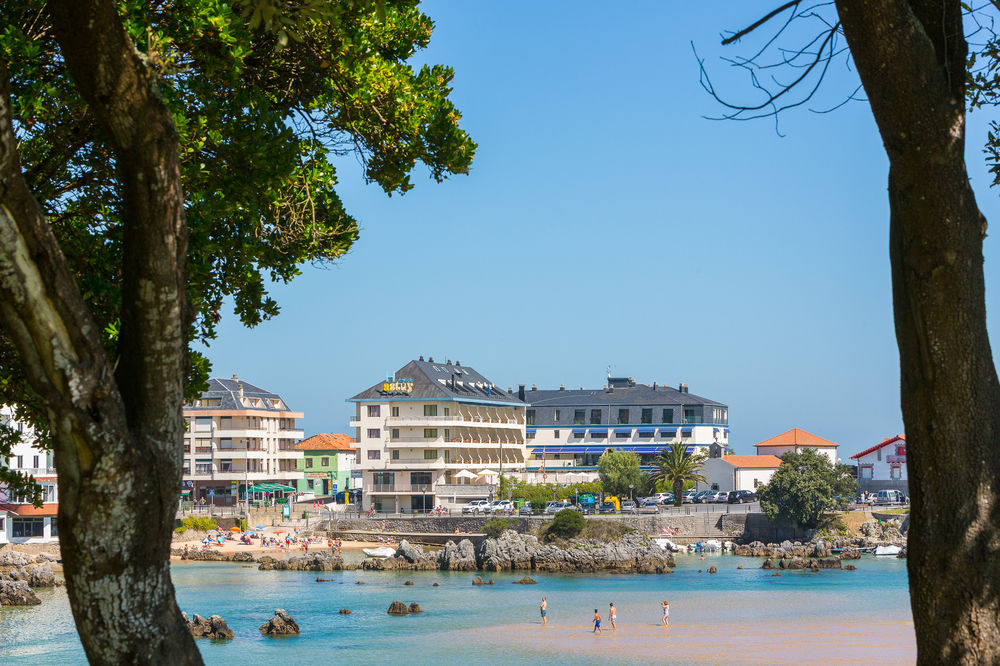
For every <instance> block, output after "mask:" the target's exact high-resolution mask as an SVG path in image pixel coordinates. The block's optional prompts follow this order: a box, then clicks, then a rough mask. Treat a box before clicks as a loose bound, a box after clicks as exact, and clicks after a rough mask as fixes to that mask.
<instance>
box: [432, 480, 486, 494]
mask: <svg viewBox="0 0 1000 666" xmlns="http://www.w3.org/2000/svg"><path fill="white" fill-rule="evenodd" d="M434 492H436V493H437V494H438V495H454V496H456V497H483V498H485V497H488V496H489V494H490V487H489V485H487V484H485V483H439V484H437V485H436V486H434Z"/></svg>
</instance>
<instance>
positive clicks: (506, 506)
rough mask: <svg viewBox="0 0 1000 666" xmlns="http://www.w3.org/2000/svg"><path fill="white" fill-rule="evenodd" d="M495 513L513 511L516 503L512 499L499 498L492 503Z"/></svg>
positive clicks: (491, 506)
mask: <svg viewBox="0 0 1000 666" xmlns="http://www.w3.org/2000/svg"><path fill="white" fill-rule="evenodd" d="M490 508H491V509H492V510H493V513H513V512H514V503H513V502H511V501H510V500H497V501H495V502H493V504H491V505H490Z"/></svg>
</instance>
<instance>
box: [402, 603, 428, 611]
mask: <svg viewBox="0 0 1000 666" xmlns="http://www.w3.org/2000/svg"><path fill="white" fill-rule="evenodd" d="M406 610H408V611H410V612H411V613H423V612H424V609H423V608H421V607H420V604H418V603H417V602H416V601H414V602H413V603H412V604H410V606H409V608H407V609H406Z"/></svg>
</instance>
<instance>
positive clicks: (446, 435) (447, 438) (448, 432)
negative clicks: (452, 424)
mask: <svg viewBox="0 0 1000 666" xmlns="http://www.w3.org/2000/svg"><path fill="white" fill-rule="evenodd" d="M444 441H446V442H449V441H451V430H449V429H448V428H445V429H444Z"/></svg>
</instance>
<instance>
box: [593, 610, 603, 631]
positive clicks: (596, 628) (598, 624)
mask: <svg viewBox="0 0 1000 666" xmlns="http://www.w3.org/2000/svg"><path fill="white" fill-rule="evenodd" d="M593 633H595V634H601V633H604V632H602V631H601V614H600V613H598V612H597V609H596V608H595V609H594V631H593Z"/></svg>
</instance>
